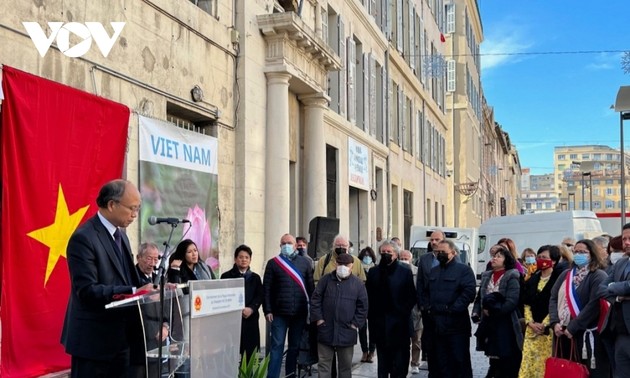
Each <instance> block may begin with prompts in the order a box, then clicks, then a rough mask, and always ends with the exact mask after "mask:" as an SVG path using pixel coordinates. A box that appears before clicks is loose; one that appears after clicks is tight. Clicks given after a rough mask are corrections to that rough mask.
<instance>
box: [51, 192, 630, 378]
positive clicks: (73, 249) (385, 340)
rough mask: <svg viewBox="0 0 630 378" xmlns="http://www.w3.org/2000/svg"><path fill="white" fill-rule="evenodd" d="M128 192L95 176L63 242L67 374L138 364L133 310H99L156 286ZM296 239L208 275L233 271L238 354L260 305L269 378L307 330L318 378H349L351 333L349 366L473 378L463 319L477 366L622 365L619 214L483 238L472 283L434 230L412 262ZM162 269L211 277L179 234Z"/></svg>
mask: <svg viewBox="0 0 630 378" xmlns="http://www.w3.org/2000/svg"><path fill="white" fill-rule="evenodd" d="M140 203H141V199H140V195H139V192H138V190H137V188H136V187H135V186H134V185H133V184H131V183H130V182H128V181H125V180H114V181H112V182H109V183H107V184H105V185H104V186H103V188H102V189H101V191H100V193H99V196H98V198H97V205H98V207H99V210H98V213H97V214H96V215H95V216H94V217H92V218H91V219H90V220H88V221H87V222H86V223H85V224H84V225H82V226H81V227H79V228H78V229H77V231H75V233H74V234H73V235H72V237H71V238H70V241H69V243H68V250H67V256H68V266H69V270H70V276H71V280H72V293H71V296H70V300H69V303H68V310H67V313H66V319H65V323H64V330H63V334H62V343H63V344H64V346H65V348H66V351H67V352H68V353H69V354H70V355H71V356H72V370H71V376H73V377H83V376H94V377H98V376H102V377H118V376H119V377H122V376H125V377H128V376H143V375H144V373H145V372H144V371H143V370H142V368H143V367H142V363H141V362H139V361H141V360H142V357H143V356H142V353H141V352H142V350H143V348H139V347H138V344H137V337H136V336H137V335H136V336H134V333H133V332H130V329H132V328H134V327H136V328H137V324H136V322H134V321H133V320H132V319H133V316H132V314H131V313H130V312H129V311H128V310H125V309H120V310H118V311H106V310H105V309H104V304H106V303H109V302H111V300H112V298H113V297H114V296H115V295H118V294H125V295H129V294H133V293H135V292H136V291H138V290H147V291H151V290H154V289H155V286H154V283H155V282H156V277H155V272H154V271H153V268H154V267H155V265H156V263H157V261H158V259H159V251H158V249H157V246H156V245H155V244H152V243H143V244H142V245H141V246H140V249H139V252H138V256H137V264H135V265H134V264H133V258H132V253H131V246H130V244H129V240H128V238H127V237H126V235H125V234H124V233H123V232H121V231H120V229H121V228H125V227H127V226H129V224H131V223H132V222H133V221H134V220H135V218H136V217H137V215H138V212H139V209H140ZM517 247H520V248H523V249H522V253H520V254H519V253H518V249H517ZM307 248H308V243H307V240H306V238H304V237H298V238H295V237H294V236H293V235H290V234H285V235H283V236H282V237H281V239H280V244H279V246H278V250H279V253H278V255H277V256H275V257H273V258H272V259H270V260H268V261H267V262H266V265H265V268H264V274H263V279H261V277H260V276H259V275H258V274H256V273H255V272H253V271H252V270H251V268H250V263H251V259H252V255H253V252H252V250H251V248H250V247H248V246H247V245H240V246H238V247H237V248H236V250H235V251H234V265H233V267H232V269H230V270H229V271H227V272H225V273H223V274H222V275H221V278H222V279H223V278H243V279H244V284H245V305H244V308H243V310H242V322H241V325H242V329H241V340H240V353H241V355H247V356H252V355H254V354H255V353H256V351H257V350H258V349H259V348H260V330H259V310H260V307H262V310H263V313H264V316H265V319H266V320H267V324H268V329H269V333H270V341H269V345H267V351H268V353H269V358H270V360H269V367H268V374H267V377H269V378H278V377H280V374H281V368H282V360H283V356H284V355H285V340H287V344H288V346H287V351H286V361H285V375H284V376H285V377H296V376H297V375H296V370H297V367H298V353H299V351H300V344H301V343H302V342H303V338H304V335H305V332H306V334H309V335H311V338H313V339H314V340H310V345H311V346H312V347H311V349H313V350H311V351H310V352H311V353H313V354H316V357H317V358H316V359H317V360H318V374H319V377H320V378H328V377H339V378H349V377H351V376H352V372H351V369H352V356H353V351H354V346H355V345H356V344H357V342H360V346H361V350H362V352H363V354H362V357H361V362H362V363H373V362H374V358H375V354H376V362H377V371H378V377H379V378H381V377H383V378H385V377H393V378H399V377H406V376H407V375H408V373H409V368H410V367H411V373H412V374H415V373H418V372H419V367H420V365H421V360H424V361H426V364H424V365H423V366H428V370H429V377H431V378H437V377H440V378H442V377H447V378H448V377H472V366H471V356H470V345H471V344H470V343H471V340H472V336H473V329H474V330H475V332H474V337H475V341H476V344H475V345H476V349H477V350H479V351H482V352H483V353H484V354H485V355H486V356H487V357H488V360H489V368H488V372H487V375H486V377H497V378H498V377H501V378H510V377H515V378H516V377H520V378H529V377H532V378H534V377H535V378H538V377H542V376H543V375H544V372H545V361H546V360H547V358H549V357H552V356H554V357H560V358H564V359H569V360H573V361H576V362H578V363H581V364H583V365H584V366H585V367H586V368H587V369H588V371H589V374H590V377H628V376H630V262H629V257H628V256H629V255H630V223H629V224H627V225H625V226H624V227H623V229H622V233H621V235H619V236H616V237H608V236H606V235H603V236H599V237H596V238H593V239H592V240H587V239H583V240H579V241H577V242H576V241H575V240H573V239H572V238H570V237H569V238H565V239H564V240H562V242H561V243H559V244H558V245H543V246H533V245H532V246H516V245H515V243H514V242H513V241H512V240H511V239H510V238H509V235H507V236H506V237H505V238H503V239H501V240H499V241H498V243H497V244H496V245H494V246H492V247H491V248H490V254H491V257H492V258H491V261H490V262H489V263H488V265H487V267H486V271H485V272H483V273H482V274H481V278H480V284H479V286H477V280H476V277H475V275H474V273H473V270H472V269H471V267H470V266H468V265H467V264H464V263H462V262H460V259H459V257H458V254H459V251H458V249H457V247H456V245H455V244H454V243H453V242H452V241H450V240H447V239H445V235H444V233H443V232H441V231H440V230H435V231H433V233H432V234H431V237H430V239H429V243H428V246H427V250H428V251H427V253H426V254H423V255H421V256H420V257H419V258H418V260H417V261H413V255H412V254H411V253H410V252H409V251H406V250H404V249H402V245H401V242H400V240H399V239H398V238H392V239H390V240H384V241H382V242H381V243H380V244H379V246H378V248H377V250H376V251H374V250H373V249H372V248H370V247H365V248H364V249H362V250H361V251H360V252H359V253H358V256H355V255H354V254H353V253H352V243H351V242H350V241H349V240H348V238H346V237H344V236H343V235H338V236H337V237H335V238H334V240H333V243H332V246H331V250H330V251H329V253H327V254H326V255H324V256H322V257H321V258H320V259H318V260H316V261H313V259H312V258H311V257H310V256H309V255H308V250H307ZM167 277H168V282H170V283H185V282H188V281H190V280H208V279H216V278H218V277H217V275H216V274H215V272H213V270H212V268H211V267H209V266H208V265H206V264H205V263H204V262H203V261H202V260H201V259H200V258H199V251H198V249H197V245H196V244H195V242H194V241H192V240H188V239H187V240H183V241H182V242H180V243H179V244H178V245H177V247H176V249H175V251H174V253H173V254H172V255H171V256H170V259H169V266H168V271H167ZM471 307H472V310H470V308H471ZM136 317H137V316H136ZM473 324H475V325H476V327H473ZM309 330H312V331H313V332H309ZM169 332H170V326H169V324H168V319H166V321H165V322H164V323H163V324H162V325H161V326H160V324H157V326H156V328H155V332H154V333H155V335H153V334H152V336H153V337H154V338H155V339H156V343H159V340H162V341H164V340H165V339H166V338H167V337H168V335H169ZM287 336H288V337H287ZM94 340H98V341H99V342H98V343H95V342H93V341H94Z"/></svg>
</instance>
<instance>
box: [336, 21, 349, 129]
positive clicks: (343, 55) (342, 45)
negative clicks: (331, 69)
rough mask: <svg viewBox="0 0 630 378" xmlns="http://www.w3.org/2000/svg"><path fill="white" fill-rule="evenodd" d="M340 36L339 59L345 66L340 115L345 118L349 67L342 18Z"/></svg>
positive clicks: (343, 68) (340, 83) (342, 72)
mask: <svg viewBox="0 0 630 378" xmlns="http://www.w3.org/2000/svg"><path fill="white" fill-rule="evenodd" d="M338 29H339V32H338V35H339V52H338V53H339V58H341V64H343V67H341V70H339V83H338V84H339V115H341V116H343V117H345V116H346V103H347V101H346V100H347V98H346V96H347V94H346V93H347V92H346V85H347V80H346V70H347V67H348V62H346V37H345V34H344V30H345V29H344V24H343V21H342V20H341V17H339V23H338Z"/></svg>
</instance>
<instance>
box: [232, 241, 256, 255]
mask: <svg viewBox="0 0 630 378" xmlns="http://www.w3.org/2000/svg"><path fill="white" fill-rule="evenodd" d="M241 251H245V252H247V254H248V255H249V258H251V257H252V249H251V248H249V247H248V246H247V245H245V244H241V245H239V246H238V247H236V249H235V250H234V258H237V257H238V254H239V253H240V252H241Z"/></svg>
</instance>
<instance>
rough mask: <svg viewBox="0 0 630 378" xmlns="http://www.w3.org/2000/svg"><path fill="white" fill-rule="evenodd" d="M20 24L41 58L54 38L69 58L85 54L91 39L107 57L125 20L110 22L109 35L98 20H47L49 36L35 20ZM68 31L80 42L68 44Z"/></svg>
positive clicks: (90, 44)
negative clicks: (81, 21)
mask: <svg viewBox="0 0 630 378" xmlns="http://www.w3.org/2000/svg"><path fill="white" fill-rule="evenodd" d="M22 25H24V28H25V29H26V32H27V33H28V35H29V36H30V37H31V40H32V41H33V43H34V44H35V48H37V51H39V55H41V56H42V58H43V57H44V56H46V53H47V52H48V49H49V48H50V46H51V45H52V43H53V41H54V40H55V39H56V40H57V46H58V47H59V50H60V51H61V52H62V53H63V54H64V55H65V56H68V57H70V58H78V57H80V56H83V55H85V53H87V52H88V51H89V50H90V48H91V47H92V40H94V42H96V45H97V46H98V48H99V49H100V50H101V53H103V56H104V57H105V58H107V55H109V52H110V51H111V50H112V47H114V43H116V40H117V39H118V37H119V36H120V33H121V32H122V30H123V28H124V27H125V22H110V25H111V26H112V29H114V33H113V34H112V36H111V37H110V36H109V34H107V31H106V30H105V27H104V26H103V25H102V24H101V23H100V22H86V23H85V24H81V23H79V22H68V23H66V24H64V23H63V22H49V23H48V27H49V28H50V30H51V33H50V35H49V36H46V33H44V30H42V28H41V26H40V25H39V24H38V23H37V22H22ZM70 33H72V34H74V35H75V36H77V37H79V38H80V39H81V42H79V43H77V44H76V45H74V46H70Z"/></svg>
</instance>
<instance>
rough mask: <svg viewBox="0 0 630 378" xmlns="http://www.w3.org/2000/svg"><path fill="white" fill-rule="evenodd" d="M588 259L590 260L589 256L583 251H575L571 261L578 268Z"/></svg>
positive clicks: (586, 262)
mask: <svg viewBox="0 0 630 378" xmlns="http://www.w3.org/2000/svg"><path fill="white" fill-rule="evenodd" d="M589 260H590V258H589V256H588V255H587V254H585V253H576V254H575V255H573V263H574V264H575V265H577V266H578V267H579V268H581V267H583V266H584V265H586V264H588V262H589Z"/></svg>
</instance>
